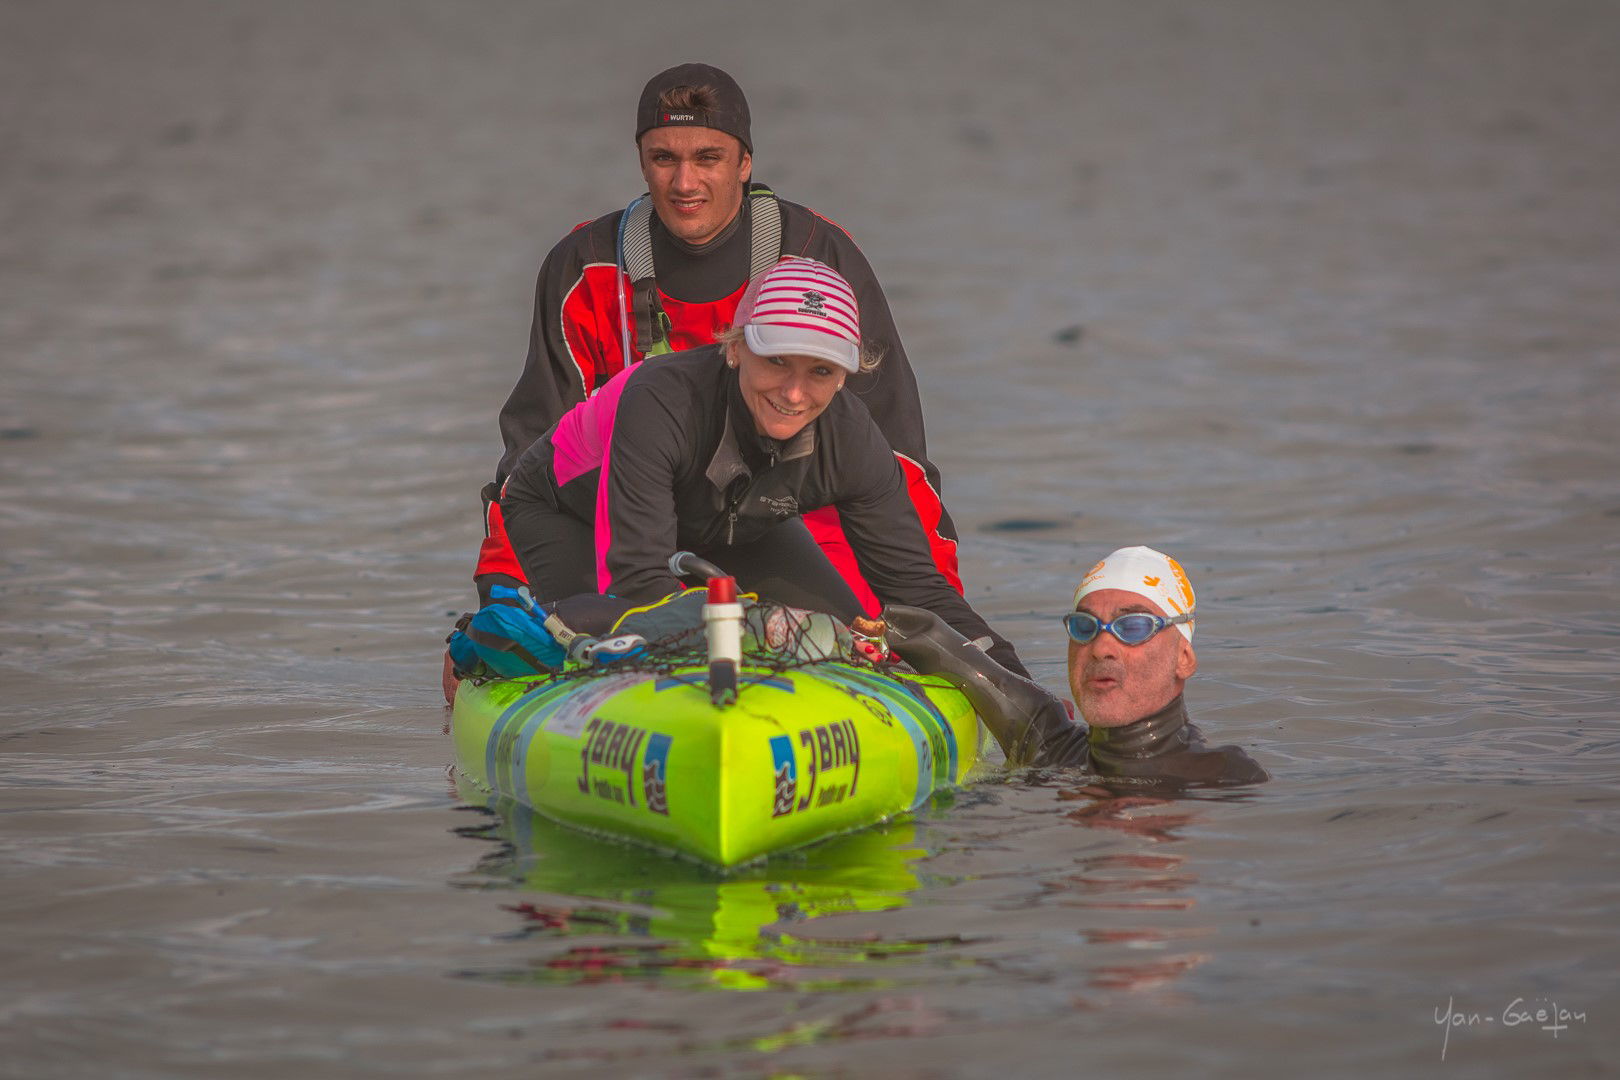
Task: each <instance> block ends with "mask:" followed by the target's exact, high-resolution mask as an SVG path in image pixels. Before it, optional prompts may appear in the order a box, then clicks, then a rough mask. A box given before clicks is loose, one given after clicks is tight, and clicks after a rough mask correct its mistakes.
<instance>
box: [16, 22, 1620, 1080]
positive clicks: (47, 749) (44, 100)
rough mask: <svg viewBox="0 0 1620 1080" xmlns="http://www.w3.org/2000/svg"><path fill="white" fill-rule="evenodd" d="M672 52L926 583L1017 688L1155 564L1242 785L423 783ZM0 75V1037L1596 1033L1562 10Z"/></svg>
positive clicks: (1604, 620)
mask: <svg viewBox="0 0 1620 1080" xmlns="http://www.w3.org/2000/svg"><path fill="white" fill-rule="evenodd" d="M693 59H705V60H708V61H710V62H713V63H717V64H719V65H721V66H722V67H725V68H727V69H728V70H730V71H731V72H732V73H733V74H735V75H736V76H737V77H738V79H739V80H740V81H741V82H742V84H743V85H744V86H745V88H746V89H747V90H748V92H749V94H750V97H751V101H752V104H753V107H754V118H755V119H754V126H755V143H756V151H757V154H756V170H755V171H756V176H757V177H758V178H760V179H762V180H765V181H767V182H769V183H771V184H773V185H774V186H775V187H776V188H777V189H778V190H779V191H781V192H782V193H783V194H784V195H786V196H787V197H789V198H792V199H794V200H797V201H800V202H805V203H808V204H809V205H811V206H814V207H816V208H818V209H820V210H822V211H824V212H826V213H827V214H829V215H831V216H832V217H834V218H836V219H837V220H838V221H840V222H841V223H842V224H844V225H846V226H847V227H848V228H849V229H850V230H851V231H852V232H853V233H854V234H855V235H856V237H857V238H858V239H859V240H860V242H861V244H862V246H863V248H864V250H865V251H866V253H867V254H868V256H869V257H870V258H871V260H872V262H873V264H874V265H875V267H876V268H877V270H878V272H879V274H880V276H881V277H882V279H883V281H884V283H885V285H886V288H887V290H888V294H889V297H890V299H891V301H892V304H893V306H894V309H895V314H896V318H897V321H898V323H899V325H900V327H901V331H902V334H903V335H904V337H905V340H906V342H907V346H908V349H909V351H910V354H911V358H912V362H913V364H914V366H915V368H916V370H917V372H918V375H919V378H920V381H921V384H922V392H923V396H924V401H925V404H926V406H927V410H928V417H929V431H930V438H931V449H932V451H933V455H934V457H935V459H936V461H937V462H938V463H939V464H940V465H941V467H942V469H943V472H944V476H945V484H946V487H945V496H946V502H947V505H948V506H949V507H950V509H951V510H952V512H953V513H954V515H955V518H956V521H957V524H958V526H959V528H960V531H961V534H962V540H963V543H962V560H963V565H964V569H965V576H966V578H967V580H968V583H969V596H970V599H972V600H973V601H974V603H975V604H976V605H978V606H979V607H980V609H981V610H982V611H983V612H984V613H985V614H986V615H987V616H988V617H989V618H991V619H992V621H994V622H996V623H997V624H998V625H999V626H1001V627H1002V628H1003V629H1004V630H1005V631H1006V632H1007V633H1008V634H1009V636H1011V637H1012V638H1013V640H1014V641H1015V642H1016V643H1017V645H1018V646H1019V648H1020V651H1021V652H1022V654H1023V656H1024V657H1025V658H1026V659H1027V660H1028V662H1029V663H1030V666H1031V667H1032V669H1034V670H1035V671H1036V673H1037V674H1038V676H1039V677H1041V678H1042V679H1043V680H1044V681H1045V682H1046V683H1047V684H1049V685H1051V686H1053V687H1054V688H1057V687H1061V686H1062V684H1063V660H1062V657H1063V646H1064V641H1063V637H1062V632H1061V629H1060V627H1059V625H1058V623H1057V621H1056V619H1055V617H1054V616H1055V615H1056V614H1057V613H1058V612H1060V611H1062V610H1064V608H1065V607H1066V605H1067V601H1068V596H1069V594H1070V591H1071V590H1072V588H1073V585H1074V582H1075V581H1076V579H1077V578H1078V576H1079V575H1080V574H1081V573H1082V572H1083V571H1084V569H1085V568H1086V567H1087V566H1089V565H1090V563H1091V562H1093V561H1094V560H1095V559H1096V558H1098V557H1099V556H1100V555H1102V554H1103V553H1105V552H1107V551H1109V550H1111V549H1112V548H1114V547H1116V546H1119V545H1121V544H1128V543H1149V544H1152V545H1154V546H1157V547H1160V548H1163V549H1164V550H1167V551H1169V552H1171V553H1172V554H1175V555H1176V556H1178V557H1179V558H1180V559H1181V560H1182V561H1183V563H1184V564H1185V565H1186V566H1187V568H1188V570H1189V572H1190V574H1191V577H1192V580H1193V583H1194V585H1195V586H1196V587H1197V589H1198V592H1199V598H1200V619H1199V632H1198V639H1197V645H1198V651H1199V660H1200V663H1201V672H1200V674H1199V675H1198V676H1197V677H1196V679H1195V680H1194V681H1193V683H1192V684H1191V686H1190V688H1189V702H1190V706H1191V710H1192V712H1193V714H1194V716H1195V718H1197V719H1198V720H1199V721H1200V723H1201V724H1202V725H1203V726H1204V728H1205V729H1206V731H1207V732H1208V734H1209V735H1210V736H1211V737H1212V738H1214V739H1215V740H1217V741H1230V742H1236V743H1239V744H1242V745H1243V746H1245V747H1248V748H1249V749H1250V750H1251V752H1252V753H1253V754H1254V755H1255V757H1256V758H1258V759H1259V760H1260V761H1261V762H1262V763H1263V764H1264V765H1265V766H1266V768H1267V769H1269V770H1270V771H1271V773H1272V774H1273V776H1274V779H1273V780H1272V782H1271V783H1269V784H1267V785H1264V786H1263V787H1260V788H1257V789H1253V790H1250V791H1245V792H1241V793H1224V794H1216V795H1204V796H1195V797H1185V798H1180V799H1174V800H1163V799H1156V798H1152V797H1145V796H1132V795H1125V796H1116V797H1107V796H1106V795H1105V794H1103V793H1100V792H1098V791H1096V790H1091V789H1088V786H1087V778H1085V777H1083V776H1078V775H1065V774H1062V773H1048V774H1035V775H1022V776H1014V777H1007V776H1005V775H994V774H993V775H991V776H990V777H989V778H988V779H986V780H984V781H983V782H981V783H979V784H977V785H975V786H973V787H971V788H969V789H967V790H966V791H963V792H960V793H958V794H957V795H956V796H955V797H954V798H949V799H942V800H940V801H939V802H938V803H937V804H935V805H933V806H931V807H929V808H928V809H927V810H926V811H925V812H922V813H919V814H917V815H915V816H914V817H912V818H908V819H904V820H900V821H896V822H893V823H890V824H889V825H886V826H884V827H883V828H881V829H876V830H872V831H869V832H867V833H863V834H858V835H856V836H853V837H849V838H846V839H842V840H839V841H835V842H833V843H831V844H827V845H824V846H822V847H819V848H815V849H812V850H811V851H809V852H807V853H803V854H800V855H796V856H790V857H785V858H782V859H778V860H773V861H771V862H770V863H767V864H766V865H765V866H763V867H757V868H754V869H752V870H749V871H747V872H744V873H742V874H739V875H736V876H734V877H731V878H721V877H718V876H716V875H712V874H708V873H706V872H704V871H701V870H698V869H697V868H695V867H691V866H687V865H685V864H681V863H677V862H673V861H671V860H667V859H663V858H660V857H658V856H654V855H644V854H638V853H634V852H629V851H626V850H623V849H618V848H615V847H613V846H611V845H603V844H600V843H597V842H594V841H586V840H582V839H581V838H580V837H578V836H576V835H574V834H571V833H568V832H566V831H565V830H561V829H558V828H557V827H555V826H550V825H547V824H546V823H544V822H540V821H536V820H532V819H528V818H525V817H523V816H521V815H517V814H506V815H504V816H502V815H491V814H490V813H489V812H488V811H487V810H484V809H481V808H479V807H478V806H477V805H475V803H476V800H471V801H469V800H467V799H464V798H463V797H462V796H461V795H460V794H458V792H457V790H456V787H455V777H454V775H453V774H452V772H451V771H450V769H449V766H450V762H451V758H452V749H451V744H450V740H449V738H448V737H447V735H446V734H445V726H446V723H447V717H446V715H445V712H444V710H443V707H442V703H441V701H440V698H439V691H438V687H437V680H438V657H439V653H440V649H441V648H442V639H443V637H444V634H445V633H446V632H447V630H448V628H449V624H450V622H451V620H452V616H453V614H454V613H457V612H459V611H461V610H463V609H464V608H465V607H466V606H467V605H468V604H469V602H470V599H471V592H470V588H469V586H468V583H467V576H468V574H469V572H470V568H471V562H472V558H473V553H474V550H475V548H476V545H477V541H478V538H479V536H480V527H479V522H478V503H477V490H478V487H479V486H480V485H481V484H482V483H483V482H484V480H485V479H487V478H488V476H489V474H490V472H491V470H492V468H493V464H494V461H495V458H496V457H497V454H498V444H497V435H496V430H495V424H494V418H495V413H496V410H497V409H498V407H499V405H500V403H501V401H502V400H503V397H504V395H505V393H506V391H507V390H508V389H509V387H510V385H511V382H512V380H513V379H514V378H515V376H516V374H517V371H518V368H519V365H520V364H521V361H522V355H523V349H524V346H525V342H526V337H527V333H528V323H529V312H530V304H531V301H532V289H533V282H534V273H535V270H536V268H537V267H538V265H539V261H540V259H541V257H542V256H543V255H544V253H545V251H546V249H547V248H548V247H549V246H550V245H551V243H552V242H553V241H554V240H555V239H556V238H557V237H558V236H560V235H561V234H562V233H563V232H564V231H565V230H566V229H568V228H569V227H570V226H572V225H574V224H576V223H578V222H580V221H583V220H586V219H588V218H590V217H593V216H595V215H597V214H599V213H602V212H604V211H606V210H608V209H611V208H613V207H615V206H619V205H622V204H623V203H624V202H626V201H628V200H629V199H630V198H631V197H632V196H634V195H635V194H637V193H638V192H639V191H640V190H641V188H640V186H639V177H638V176H637V175H636V172H635V168H634V157H633V148H632V144H631V120H632V116H633V109H634V103H635V99H636V95H637V93H638V91H639V88H640V85H641V83H642V81H643V80H644V79H645V78H646V77H647V76H648V75H650V74H651V73H653V72H654V71H656V70H658V69H659V68H661V67H663V66H666V65H667V64H672V63H676V62H681V61H687V60H693ZM0 103H3V104H0V147H3V149H0V380H3V381H0V387H3V393H0V527H3V539H0V680H3V683H0V685H3V688H4V694H3V699H0V700H3V710H0V739H3V742H0V748H3V753H4V757H3V759H0V882H3V887H0V928H3V933H0V1074H3V1075H5V1076H14V1077H28V1078H48V1077H82V1076H97V1077H141V1078H146V1077H266V1078H270V1077H288V1076H306V1077H316V1076H368V1075H389V1076H439V1075H454V1076H473V1075H488V1076H508V1075H510V1076H517V1075H524V1076H532V1075H571V1074H578V1075H646V1076H715V1075H737V1076H752V1075H835V1076H837V1075H847V1076H862V1075H896V1076H916V1077H936V1076H937V1077H957V1076H963V1077H971V1076H998V1077H999V1076H1054V1077H1055V1076H1067V1075H1073V1074H1079V1073H1082V1072H1085V1073H1090V1074H1098V1075H1113V1076H1134V1075H1144V1076H1146V1075H1220V1076H1253V1075H1261V1076H1293V1075H1358V1076H1359V1075H1364V1074H1369V1073H1376V1074H1378V1075H1447V1074H1451V1073H1455V1074H1457V1075H1500V1076H1517V1075H1537V1076H1554V1075H1556V1076H1581V1075H1604V1074H1608V1075H1612V1074H1613V1073H1614V1072H1615V1070H1616V1062H1617V1059H1620V1035H1617V1034H1616V1033H1617V1032H1620V984H1617V982H1620V980H1617V969H1620V947H1617V946H1620V933H1617V930H1616V926H1617V921H1620V920H1617V914H1620V912H1617V908H1620V889H1617V878H1620V874H1617V871H1620V858H1617V836H1616V833H1617V814H1616V811H1617V808H1620V798H1617V795H1616V790H1617V789H1616V781H1617V779H1620V725H1617V722H1616V721H1617V712H1620V709H1617V706H1616V695H1617V690H1620V678H1617V674H1620V649H1617V645H1620V603H1617V601H1620V574H1617V571H1616V556H1617V552H1620V435H1617V429H1620V407H1617V393H1620V124H1617V122H1616V117H1617V116H1620V5H1616V4H1614V3H1612V2H1607V0H1590V2H1581V0H1538V2H1502V0H1477V2H1470V0H1431V2H1426V3H1395V2H1386V0H1359V2H1357V3H1334V2H1328V0H1302V2H1285V0H1234V2H1223V3H1194V2H1191V0H1154V2H1125V0H1098V2H1084V3H1075V4H1070V5H1060V4H1055V3H1054V4H1044V3H1034V2H1028V0H1013V2H1009V3H1000V4H995V5H969V4H957V3H937V4H936V3H920V2H903V3H888V4H857V3H840V4H822V3H814V2H811V3H804V4H794V5H765V6H752V7H750V6H742V5H734V4H718V3H710V2H708V0H698V2H696V3H687V4H681V5H660V4H646V3H624V4H562V3H558V4H539V3H535V4H523V3H503V2H494V0H482V2H478V3H463V4H451V3H442V4H434V3H425V2H398V3H395V2H388V3H384V2H380V0H379V2H343V3H326V4H323V3H313V2H305V0H298V2H291V3H281V4H274V5H270V4H265V5H260V4H249V3H245V2H237V0H221V2H203V0H196V2H176V0H161V2H147V3H141V4H132V3H112V2H108V3H93V2H87V0H66V2H61V3H43V2H41V3H30V2H23V0H10V2H7V3H4V4H0ZM1538 1010H1539V1011H1540V1013H1541V1014H1542V1016H1543V1018H1542V1019H1539V1020H1538V1019H1537V1018H1536V1013H1537V1012H1538ZM1549 1018H1550V1019H1549Z"/></svg>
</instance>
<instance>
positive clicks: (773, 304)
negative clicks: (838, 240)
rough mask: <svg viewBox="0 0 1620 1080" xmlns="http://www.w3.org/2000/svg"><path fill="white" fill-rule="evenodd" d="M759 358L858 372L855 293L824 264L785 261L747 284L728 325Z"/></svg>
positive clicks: (791, 258) (858, 323) (792, 258)
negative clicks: (802, 359) (808, 361)
mask: <svg viewBox="0 0 1620 1080" xmlns="http://www.w3.org/2000/svg"><path fill="white" fill-rule="evenodd" d="M739 324H740V325H741V326H742V328H743V338H744V340H746V341H747V342H748V348H749V349H751V350H752V351H753V352H754V353H756V354H757V355H759V356H814V357H816V358H817V359H820V360H827V361H830V362H831V363H834V364H837V365H838V366H839V367H841V368H843V369H844V370H845V371H848V372H852V373H853V372H857V371H859V370H860V369H861V314H860V309H859V307H858V306H857V305H856V303H855V290H853V289H851V288H850V287H849V282H847V281H845V280H844V279H843V276H842V275H840V274H839V273H838V271H836V270H834V269H833V268H832V267H830V266H828V265H827V264H826V263H822V262H817V261H816V260H815V259H806V258H803V257H801V256H798V255H789V256H788V257H787V258H785V259H783V260H781V261H780V262H778V263H777V264H776V265H775V266H773V267H771V268H770V269H769V270H767V271H765V272H764V273H763V274H760V275H759V276H758V277H756V278H754V280H753V281H751V282H749V285H748V291H747V292H746V293H744V294H743V298H742V303H741V304H739V305H738V306H737V318H736V321H735V322H734V323H733V325H739Z"/></svg>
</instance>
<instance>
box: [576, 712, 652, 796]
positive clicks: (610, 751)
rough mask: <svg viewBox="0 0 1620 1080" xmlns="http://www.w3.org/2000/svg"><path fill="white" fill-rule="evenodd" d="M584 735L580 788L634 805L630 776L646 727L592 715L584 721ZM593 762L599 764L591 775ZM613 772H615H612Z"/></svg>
mask: <svg viewBox="0 0 1620 1080" xmlns="http://www.w3.org/2000/svg"><path fill="white" fill-rule="evenodd" d="M584 735H585V741H584V742H583V743H582V744H581V745H580V748H579V761H580V771H579V780H578V783H579V790H580V792H581V793H583V794H587V795H589V794H594V795H596V796H597V797H598V798H602V799H607V800H609V801H611V802H617V803H623V802H628V803H629V804H630V805H631V806H634V805H636V796H635V793H634V792H633V791H632V790H631V789H630V780H631V777H632V776H633V775H634V772H635V767H636V757H637V754H638V752H639V751H640V749H641V744H642V742H644V741H645V740H646V738H647V732H646V730H645V729H644V728H638V727H633V726H631V725H629V724H620V723H616V722H615V721H612V720H603V719H602V718H601V717H599V716H593V717H592V718H591V721H590V723H588V724H586V725H585V731H584ZM593 765H596V766H600V767H601V768H600V769H599V770H598V774H597V775H596V776H592V775H591V766H593ZM603 770H606V771H608V773H609V775H606V776H604V775H602V771H603ZM614 773H617V774H619V775H618V776H615V775H612V774H614ZM620 776H622V777H623V783H622V786H621V785H620V784H619V783H618V782H617V781H618V780H619V777H620Z"/></svg>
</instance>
